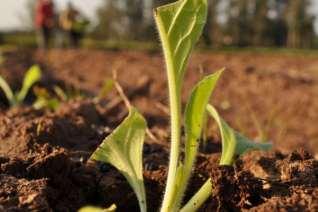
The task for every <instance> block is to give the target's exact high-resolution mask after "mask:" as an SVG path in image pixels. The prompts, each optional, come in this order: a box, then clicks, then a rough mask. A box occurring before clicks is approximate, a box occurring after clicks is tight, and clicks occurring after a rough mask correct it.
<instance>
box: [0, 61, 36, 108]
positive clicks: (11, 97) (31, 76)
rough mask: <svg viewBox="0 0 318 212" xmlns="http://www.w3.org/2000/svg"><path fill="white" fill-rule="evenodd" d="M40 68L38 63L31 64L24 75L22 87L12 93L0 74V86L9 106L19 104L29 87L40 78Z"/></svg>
mask: <svg viewBox="0 0 318 212" xmlns="http://www.w3.org/2000/svg"><path fill="white" fill-rule="evenodd" d="M41 75H42V74H41V69H40V67H39V66H38V65H33V66H32V67H31V68H30V69H29V70H28V71H27V72H26V73H25V76H24V80H23V83H22V88H21V90H20V91H18V92H17V93H13V91H12V89H11V88H10V86H9V85H8V83H7V82H6V81H5V80H4V79H3V78H2V77H1V76H0V88H1V89H2V90H3V92H4V94H5V96H6V97H7V99H8V101H9V104H10V106H11V107H13V106H19V105H21V104H22V103H23V101H24V100H25V98H26V96H27V94H28V92H29V90H30V88H31V87H32V86H33V85H34V84H35V83H36V82H38V81H39V80H40V79H41Z"/></svg>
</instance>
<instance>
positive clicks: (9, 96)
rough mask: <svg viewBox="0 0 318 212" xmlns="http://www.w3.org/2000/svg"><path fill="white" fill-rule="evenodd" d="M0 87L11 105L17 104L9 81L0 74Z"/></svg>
mask: <svg viewBox="0 0 318 212" xmlns="http://www.w3.org/2000/svg"><path fill="white" fill-rule="evenodd" d="M0 88H1V89H2V91H3V92H4V94H5V96H6V97H7V99H8V101H9V104H10V105H11V106H13V105H15V97H14V94H13V92H12V90H11V88H10V86H9V85H8V83H7V82H6V81H5V80H4V79H3V78H2V77H1V76H0Z"/></svg>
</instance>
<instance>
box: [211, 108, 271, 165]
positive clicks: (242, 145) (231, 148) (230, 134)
mask: <svg viewBox="0 0 318 212" xmlns="http://www.w3.org/2000/svg"><path fill="white" fill-rule="evenodd" d="M207 111H208V112H209V114H210V115H211V116H212V117H213V118H214V120H215V121H216V123H217V124H218V126H219V129H220V132H221V137H222V155H221V160H220V165H231V164H232V163H233V161H234V159H235V158H236V157H237V156H240V155H242V154H244V153H245V152H246V151H248V150H269V149H271V148H272V144H271V143H256V142H253V141H251V140H249V139H248V138H246V137H245V136H243V135H242V134H240V133H239V132H236V131H235V130H233V129H232V128H231V127H230V126H229V125H228V124H227V123H226V122H225V121H224V120H223V119H222V118H221V116H220V115H219V114H218V112H217V111H216V109H215V108H214V107H213V106H212V105H208V106H207Z"/></svg>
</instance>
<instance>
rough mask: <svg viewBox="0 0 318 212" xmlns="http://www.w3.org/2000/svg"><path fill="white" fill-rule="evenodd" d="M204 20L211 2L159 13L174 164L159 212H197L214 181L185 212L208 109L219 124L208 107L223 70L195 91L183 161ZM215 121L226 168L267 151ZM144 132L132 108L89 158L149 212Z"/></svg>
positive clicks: (194, 0)
mask: <svg viewBox="0 0 318 212" xmlns="http://www.w3.org/2000/svg"><path fill="white" fill-rule="evenodd" d="M206 16H207V0H179V1H177V2H175V3H172V4H168V5H164V6H162V7H159V8H157V9H156V10H155V20H156V23H157V28H158V31H159V35H160V38H161V43H162V47H163V52H164V58H165V62H166V70H167V76H168V87H169V100H170V117H171V147H170V148H171V149H170V161H169V167H168V178H167V183H166V189H165V193H164V198H163V202H162V205H161V209H160V211H161V212H175V211H195V210H197V209H198V208H199V207H200V206H201V205H202V204H203V203H204V201H205V200H206V199H207V198H208V196H209V195H210V194H211V190H212V185H211V182H210V180H208V181H207V182H206V183H205V184H204V185H203V186H202V188H201V189H200V190H199V191H198V192H197V193H196V194H195V195H194V197H193V198H192V199H191V200H190V201H189V202H188V203H187V204H186V205H185V206H184V207H183V208H182V209H181V206H182V200H183V196H184V193H185V191H186V187H187V184H188V181H189V179H190V177H191V171H192V168H193V166H194V163H195V159H196V155H197V151H198V146H199V141H200V137H201V134H202V125H203V122H204V117H205V113H206V110H207V109H208V112H211V111H212V116H213V117H214V118H215V119H216V118H217V117H219V116H218V115H215V111H214V110H211V109H210V107H209V106H208V102H209V99H210V96H211V94H212V92H213V90H214V88H215V85H216V82H217V81H218V79H219V77H220V75H221V73H222V72H223V70H220V71H218V72H216V73H215V74H211V75H209V76H206V77H204V78H203V80H201V81H200V82H199V83H198V84H197V85H196V86H195V87H194V89H193V91H192V92H191V95H190V98H189V100H188V103H187V105H186V108H185V113H184V126H185V140H184V159H182V160H181V157H180V152H181V148H182V146H181V144H182V143H181V125H182V122H181V115H182V108H181V91H182V83H183V78H184V77H183V76H184V74H185V68H186V65H187V62H188V58H189V56H190V53H191V50H192V49H193V47H194V45H195V43H196V42H197V41H198V39H199V37H200V35H201V33H202V29H203V26H204V24H205V21H206ZM207 107H208V108H207ZM216 120H217V123H218V124H219V127H220V129H221V134H222V142H223V143H222V144H223V149H222V157H221V161H222V164H227V163H228V164H231V163H232V162H233V160H234V157H235V156H237V155H240V154H241V153H244V152H245V151H246V150H247V149H249V148H251V147H253V148H261V149H262V148H263V147H262V146H259V145H257V144H254V143H252V142H245V140H244V139H243V137H241V136H239V134H237V133H234V131H231V128H230V127H228V126H227V125H225V124H224V123H225V122H224V121H220V120H221V119H220V118H218V119H216ZM145 131H146V122H145V120H144V118H143V117H142V116H141V115H140V114H139V113H138V112H137V110H136V109H135V108H131V109H130V113H129V116H128V117H127V118H126V119H125V120H124V121H123V123H122V124H121V125H120V126H119V127H118V128H117V129H116V130H115V131H114V132H113V133H112V134H111V135H110V136H108V137H107V138H106V139H105V140H104V141H103V143H102V144H101V145H100V147H99V148H98V149H97V150H96V151H95V152H94V153H93V155H92V157H91V159H94V160H97V161H103V162H107V163H110V164H112V165H113V166H115V167H116V168H117V169H118V170H119V171H120V172H121V173H122V174H123V175H124V176H125V177H126V179H127V181H128V182H129V184H130V185H131V186H132V188H133V190H134V191H135V193H136V195H137V198H138V201H139V206H140V210H141V211H142V212H145V211H147V206H146V196H145V189H144V183H143V176H142V160H141V158H142V145H143V142H144V135H145Z"/></svg>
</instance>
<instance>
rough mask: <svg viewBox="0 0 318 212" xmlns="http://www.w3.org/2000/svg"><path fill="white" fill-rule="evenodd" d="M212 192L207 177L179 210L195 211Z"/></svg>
mask: <svg viewBox="0 0 318 212" xmlns="http://www.w3.org/2000/svg"><path fill="white" fill-rule="evenodd" d="M211 194H212V183H211V179H208V180H207V181H206V182H205V183H204V185H203V186H202V187H201V188H200V190H199V191H198V192H197V193H196V194H195V195H194V196H193V197H192V198H191V199H190V200H189V202H188V203H187V204H186V205H185V206H184V207H183V208H182V209H181V210H180V212H194V211H197V210H198V209H199V208H200V207H201V205H202V204H203V203H204V202H205V201H206V200H207V199H208V198H209V196H210V195H211Z"/></svg>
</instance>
